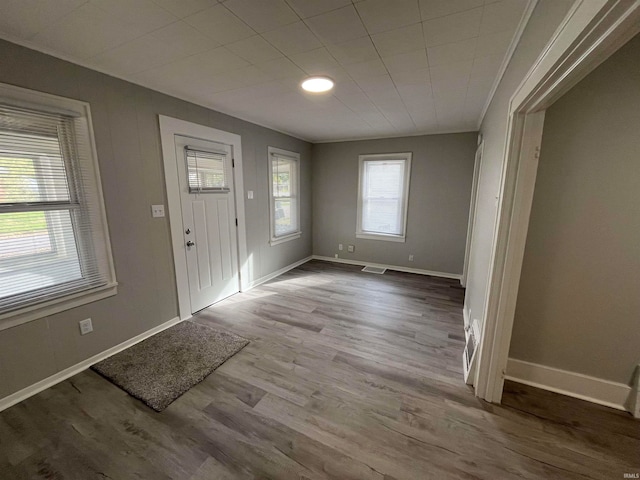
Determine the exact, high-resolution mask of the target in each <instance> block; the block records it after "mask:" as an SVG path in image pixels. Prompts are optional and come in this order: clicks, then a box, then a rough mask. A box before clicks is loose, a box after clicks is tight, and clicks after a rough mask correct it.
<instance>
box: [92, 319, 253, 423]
mask: <svg viewBox="0 0 640 480" xmlns="http://www.w3.org/2000/svg"><path fill="white" fill-rule="evenodd" d="M248 343H249V341H248V340H246V339H244V338H242V337H239V336H237V335H233V334H231V333H225V332H220V331H218V330H214V329H213V328H209V327H206V326H204V325H200V324H198V323H193V322H189V321H185V322H181V323H179V324H177V325H174V326H173V327H171V328H168V329H167V330H165V331H163V332H160V333H158V334H157V335H154V336H153V337H150V338H148V339H146V340H144V341H142V342H140V343H138V344H136V345H134V346H132V347H130V348H127V349H126V350H124V351H122V352H120V353H116V354H115V355H113V356H111V357H109V358H107V359H105V360H103V361H101V362H98V363H96V364H95V365H93V366H92V367H91V368H92V369H93V370H95V371H96V372H98V373H99V374H100V375H102V376H104V377H105V378H107V379H108V380H110V381H111V382H113V383H115V384H116V385H117V386H119V387H120V388H122V389H123V390H124V391H125V392H127V393H128V394H129V395H131V396H133V397H135V398H138V399H140V400H142V401H143V402H144V403H146V404H147V405H149V406H150V407H151V408H153V409H154V410H155V411H157V412H161V411H162V410H164V409H165V408H167V407H168V406H169V404H171V402H173V401H174V400H175V399H176V398H178V397H179V396H180V395H182V394H183V393H184V392H186V391H187V390H189V389H190V388H191V387H193V386H194V385H196V384H198V383H200V382H201V381H202V380H204V379H205V378H206V377H207V375H209V374H210V373H211V372H213V371H214V370H215V369H216V368H218V367H219V366H220V365H222V364H223V363H224V362H225V361H226V360H227V359H228V358H230V357H231V356H233V355H235V354H236V353H238V352H239V351H240V350H242V348H244V347H245V345H247V344H248Z"/></svg>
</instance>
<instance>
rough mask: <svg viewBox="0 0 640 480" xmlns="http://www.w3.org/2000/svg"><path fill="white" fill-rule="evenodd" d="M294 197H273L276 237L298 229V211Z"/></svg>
mask: <svg viewBox="0 0 640 480" xmlns="http://www.w3.org/2000/svg"><path fill="white" fill-rule="evenodd" d="M296 208H297V202H296V199H295V198H276V199H275V222H276V237H281V236H283V235H287V234H289V233H294V232H297V231H298V212H297V211H296Z"/></svg>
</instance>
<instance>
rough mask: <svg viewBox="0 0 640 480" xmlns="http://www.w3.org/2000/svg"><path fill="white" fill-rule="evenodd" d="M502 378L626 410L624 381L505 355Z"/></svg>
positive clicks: (626, 392)
mask: <svg viewBox="0 0 640 480" xmlns="http://www.w3.org/2000/svg"><path fill="white" fill-rule="evenodd" d="M505 378H506V379H507V380H512V381H514V382H518V383H523V384H525V385H530V386H532V387H536V388H541V389H543V390H548V391H550V392H556V393H561V394H562V395H568V396H570V397H574V398H579V399H580V400H586V401H588V402H593V403H597V404H599V405H604V406H606V407H611V408H615V409H616V410H623V411H627V409H626V407H625V404H626V402H627V399H628V398H629V395H630V394H631V387H630V386H629V385H625V384H624V383H616V382H610V381H609V380H603V379H602V378H596V377H591V376H589V375H583V374H581V373H575V372H569V371H567V370H560V369H558V368H553V367H547V366H545V365H539V364H537V363H531V362H525V361H523V360H517V359H515V358H509V363H508V364H507V374H506V376H505Z"/></svg>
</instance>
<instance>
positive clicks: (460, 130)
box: [308, 128, 478, 144]
mask: <svg viewBox="0 0 640 480" xmlns="http://www.w3.org/2000/svg"><path fill="white" fill-rule="evenodd" d="M455 133H478V130H469V129H468V128H452V129H445V130H437V131H432V130H422V131H420V132H415V133H406V134H402V135H400V136H398V134H397V133H395V134H393V133H391V134H389V135H371V136H364V137H344V138H332V139H328V140H313V141H311V140H308V141H309V142H310V143H313V144H317V143H341V142H361V141H364V140H386V139H388V138H411V137H425V136H428V135H452V134H455Z"/></svg>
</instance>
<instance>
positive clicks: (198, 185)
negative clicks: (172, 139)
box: [185, 147, 229, 193]
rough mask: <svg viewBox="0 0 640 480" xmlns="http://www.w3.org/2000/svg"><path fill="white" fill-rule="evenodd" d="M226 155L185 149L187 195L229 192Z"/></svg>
mask: <svg viewBox="0 0 640 480" xmlns="http://www.w3.org/2000/svg"><path fill="white" fill-rule="evenodd" d="M226 155H227V154H226V153H216V152H206V151H201V150H194V149H192V148H190V147H185V157H186V159H187V177H188V182H189V193H207V192H209V193H220V192H228V191H229V179H228V176H227V171H226V167H225V165H226V163H227V162H225V160H226Z"/></svg>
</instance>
